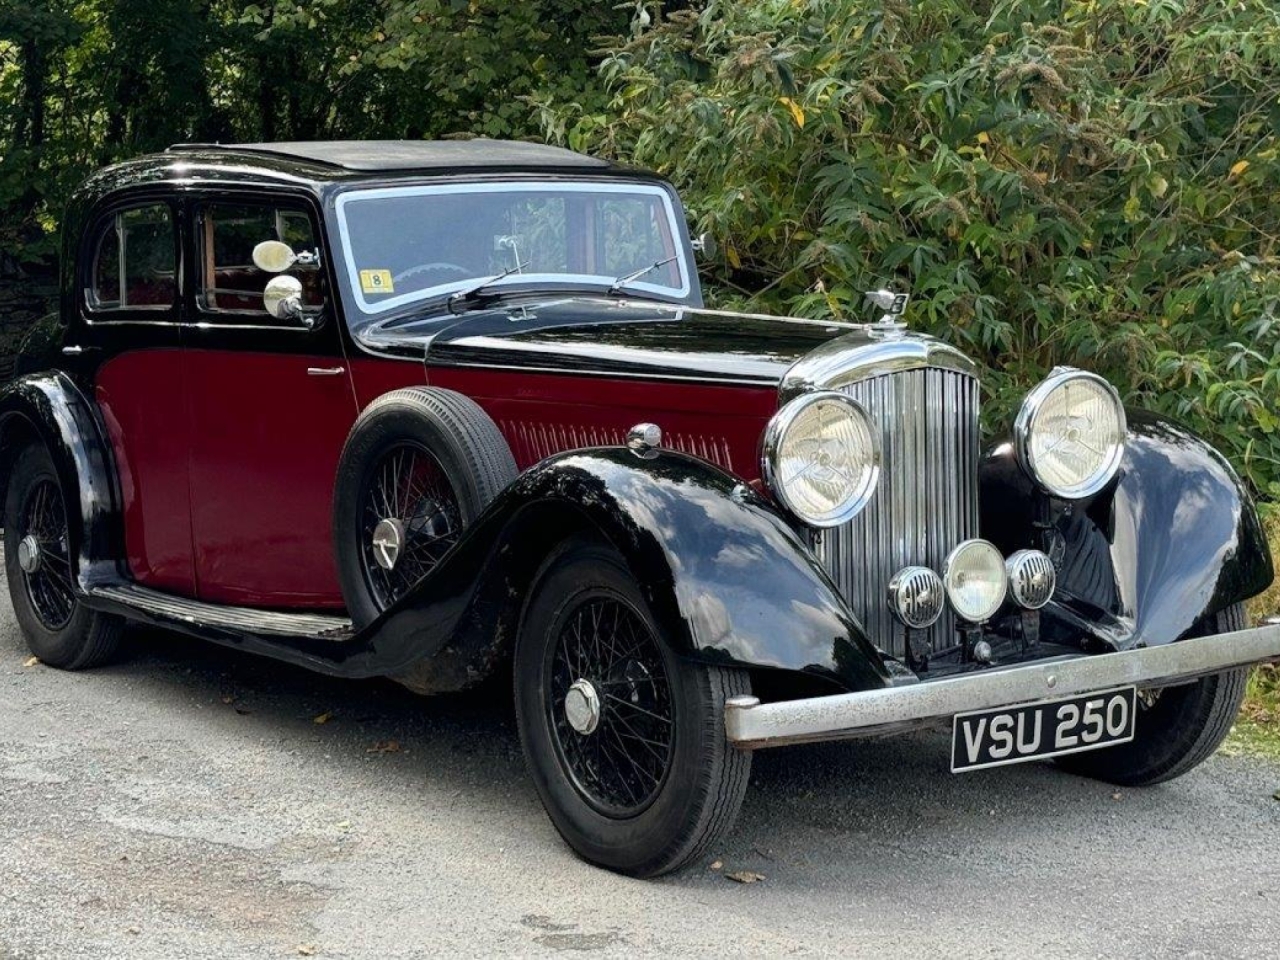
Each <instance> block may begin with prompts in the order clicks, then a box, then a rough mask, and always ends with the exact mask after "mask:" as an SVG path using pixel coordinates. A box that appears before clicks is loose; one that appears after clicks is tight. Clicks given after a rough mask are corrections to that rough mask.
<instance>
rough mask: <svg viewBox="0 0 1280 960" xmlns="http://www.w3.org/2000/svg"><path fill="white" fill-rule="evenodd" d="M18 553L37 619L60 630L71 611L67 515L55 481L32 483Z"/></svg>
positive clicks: (26, 503)
mask: <svg viewBox="0 0 1280 960" xmlns="http://www.w3.org/2000/svg"><path fill="white" fill-rule="evenodd" d="M21 517H22V526H21V528H20V530H19V538H20V539H19V544H18V556H19V563H20V565H21V566H20V568H21V570H22V579H23V585H24V586H25V588H26V591H27V596H28V598H30V600H31V606H32V608H33V609H34V610H35V613H36V616H38V617H39V618H40V622H41V623H42V624H44V626H45V627H46V628H48V629H49V630H61V629H62V628H63V627H65V626H66V625H67V623H68V622H70V620H71V615H72V614H73V613H74V612H75V593H74V592H73V590H72V585H71V583H72V580H71V576H72V575H71V556H70V546H69V544H68V533H67V514H66V508H65V506H64V505H63V502H62V491H61V490H60V489H59V488H58V485H57V483H55V482H54V481H53V480H50V479H47V478H46V479H42V480H40V481H39V482H37V483H35V484H32V486H31V488H30V489H29V490H28V491H27V496H26V499H25V501H24V503H23V505H22V513H21Z"/></svg>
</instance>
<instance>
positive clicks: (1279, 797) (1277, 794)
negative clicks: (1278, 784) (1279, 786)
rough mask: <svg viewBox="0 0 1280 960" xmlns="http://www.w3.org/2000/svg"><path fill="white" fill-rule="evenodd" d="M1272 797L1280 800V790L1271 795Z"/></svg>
mask: <svg viewBox="0 0 1280 960" xmlns="http://www.w3.org/2000/svg"><path fill="white" fill-rule="evenodd" d="M1271 799H1272V800H1280V790H1277V791H1276V792H1275V793H1273V794H1272V795H1271Z"/></svg>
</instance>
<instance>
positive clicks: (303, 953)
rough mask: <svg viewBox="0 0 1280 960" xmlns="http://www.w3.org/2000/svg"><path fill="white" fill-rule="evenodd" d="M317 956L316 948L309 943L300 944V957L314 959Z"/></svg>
mask: <svg viewBox="0 0 1280 960" xmlns="http://www.w3.org/2000/svg"><path fill="white" fill-rule="evenodd" d="M315 955H316V948H315V947H313V946H312V945H311V944H309V943H300V944H298V956H300V957H314V956H315Z"/></svg>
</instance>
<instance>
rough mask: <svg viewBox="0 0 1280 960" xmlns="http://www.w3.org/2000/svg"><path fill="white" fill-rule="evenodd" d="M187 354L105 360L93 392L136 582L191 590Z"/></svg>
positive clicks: (162, 353)
mask: <svg viewBox="0 0 1280 960" xmlns="http://www.w3.org/2000/svg"><path fill="white" fill-rule="evenodd" d="M183 366H184V357H183V355H182V351H181V350H178V349H156V350H137V351H134V352H131V353H123V354H121V355H120V356H118V357H114V358H112V359H111V360H108V361H107V362H106V363H105V364H103V365H102V367H101V368H100V369H99V371H98V376H97V382H96V384H95V388H94V396H95V397H96V399H97V401H98V407H99V409H100V410H101V411H102V419H103V421H104V422H105V423H106V427H107V434H108V437H109V439H110V442H111V448H112V451H113V453H114V454H115V462H116V470H117V472H118V474H119V477H120V492H121V495H122V497H123V499H124V504H123V506H124V528H125V529H124V534H125V554H126V555H125V560H126V562H127V563H128V565H129V570H130V571H131V572H132V573H133V577H134V579H135V580H137V582H138V583H141V584H144V585H145V586H148V587H153V588H155V589H156V590H166V591H169V592H172V593H180V594H184V595H187V596H194V594H195V569H194V566H193V563H192V554H191V496H190V489H189V487H188V485H187V458H188V455H189V449H188V445H187V444H188V440H189V438H190V433H189V431H188V429H187V412H186V399H185V398H186V387H185V381H184V377H183Z"/></svg>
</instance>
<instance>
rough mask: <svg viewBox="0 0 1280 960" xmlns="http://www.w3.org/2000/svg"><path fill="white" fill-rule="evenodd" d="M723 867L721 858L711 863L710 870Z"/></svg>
mask: <svg viewBox="0 0 1280 960" xmlns="http://www.w3.org/2000/svg"><path fill="white" fill-rule="evenodd" d="M723 868H724V861H723V860H717V861H716V862H715V863H713V864H711V869H712V870H721V869H723Z"/></svg>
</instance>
